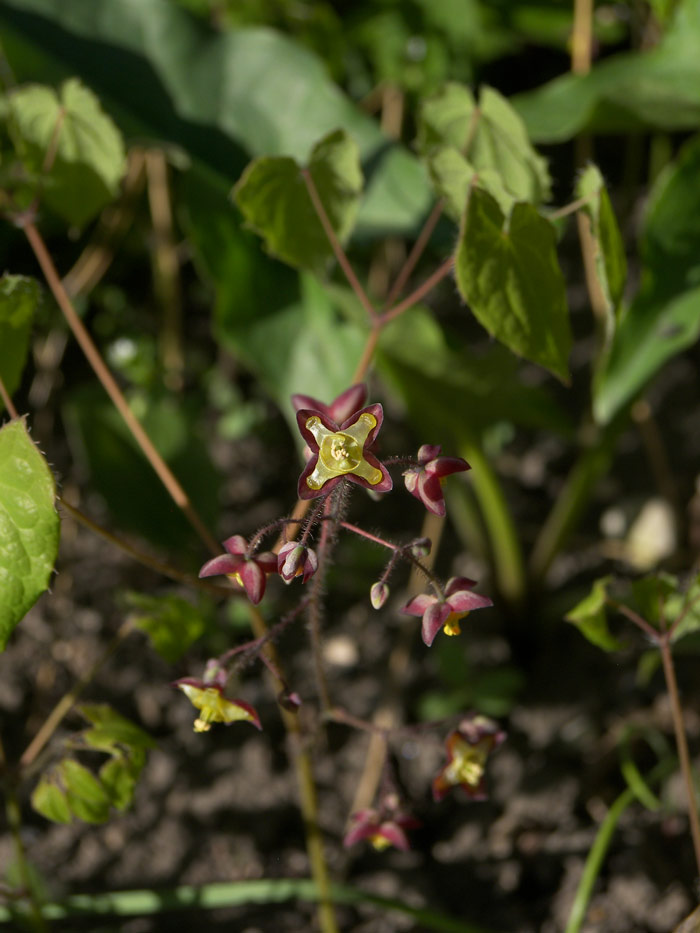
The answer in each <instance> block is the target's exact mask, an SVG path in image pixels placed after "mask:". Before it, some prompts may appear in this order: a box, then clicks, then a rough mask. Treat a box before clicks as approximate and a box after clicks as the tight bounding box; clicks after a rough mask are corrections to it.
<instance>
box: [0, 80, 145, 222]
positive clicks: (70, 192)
mask: <svg viewBox="0 0 700 933" xmlns="http://www.w3.org/2000/svg"><path fill="white" fill-rule="evenodd" d="M9 103H10V114H9V121H10V122H9V129H10V132H11V135H12V136H13V141H14V143H15V146H16V148H17V150H18V153H19V155H20V158H21V159H22V160H23V161H24V163H25V164H26V165H27V167H28V169H29V170H30V172H34V173H38V174H39V175H40V176H41V181H40V185H41V197H42V200H44V201H45V202H46V203H47V204H48V205H49V206H50V207H51V208H52V209H53V210H55V211H56V212H57V213H58V214H60V215H61V216H62V217H63V218H64V219H65V220H67V221H68V222H69V223H72V224H77V225H78V226H82V225H83V224H85V223H86V222H87V221H88V220H90V219H91V218H92V217H94V216H95V214H96V213H97V212H98V211H99V210H101V208H103V207H104V206H105V205H106V204H108V203H109V202H110V201H111V200H112V199H113V198H115V197H116V195H117V193H118V191H119V183H120V182H121V179H122V176H123V174H124V170H125V165H126V162H125V152H124V143H123V141H122V137H121V134H120V132H119V130H118V129H117V128H116V126H115V125H114V123H113V122H112V120H111V119H110V118H109V117H108V116H106V115H105V113H104V112H103V111H102V108H101V107H100V103H99V101H98V99H97V98H96V97H95V95H94V94H93V93H92V92H91V91H89V90H88V89H87V88H86V87H84V86H83V85H82V84H81V83H80V81H79V80H77V79H76V78H72V79H70V80H68V81H66V82H64V84H63V85H62V86H61V89H60V92H59V93H58V94H57V93H56V91H54V90H53V88H50V87H45V86H43V85H40V84H31V85H27V86H25V87H20V88H18V89H17V90H12V91H11V92H10V94H9ZM54 149H55V153H56V155H55V158H54V161H53V165H52V167H51V169H50V170H49V172H48V173H44V169H43V167H44V164H45V160H46V158H47V153H49V152H50V151H52V150H54Z"/></svg>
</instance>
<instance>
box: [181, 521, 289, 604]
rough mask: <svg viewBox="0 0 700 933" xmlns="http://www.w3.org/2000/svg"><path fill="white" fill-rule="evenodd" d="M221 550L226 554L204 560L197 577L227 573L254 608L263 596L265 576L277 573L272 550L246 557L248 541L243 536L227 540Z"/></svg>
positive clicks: (275, 556) (235, 536) (234, 536)
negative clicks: (246, 595)
mask: <svg viewBox="0 0 700 933" xmlns="http://www.w3.org/2000/svg"><path fill="white" fill-rule="evenodd" d="M224 548H225V549H226V551H227V553H226V554H220V555H219V556H218V557H214V558H213V559H212V560H209V561H207V563H206V564H205V565H204V566H203V567H202V569H201V570H200V571H199V576H200V577H216V576H219V575H220V574H226V576H227V577H231V579H233V580H234V581H235V582H236V583H238V584H239V585H240V586H242V587H243V589H244V590H245V591H246V593H247V594H248V599H249V600H250V601H251V603H255V604H256V605H257V603H259V602H260V600H261V599H262V598H263V595H264V594H265V579H266V576H265V575H266V574H268V573H276V572H277V555H276V554H273V553H272V552H271V551H264V552H263V553H262V554H254V555H249V554H248V542H247V541H246V539H245V538H244V537H243V536H242V535H233V536H232V537H230V538H227V539H226V541H224Z"/></svg>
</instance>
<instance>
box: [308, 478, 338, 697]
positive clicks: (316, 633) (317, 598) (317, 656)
mask: <svg viewBox="0 0 700 933" xmlns="http://www.w3.org/2000/svg"><path fill="white" fill-rule="evenodd" d="M339 494H340V493H337V492H336V491H334V492H332V493H331V494H330V495H328V496H326V500H325V504H324V509H323V515H324V518H325V519H327V520H326V521H324V522H323V524H322V526H321V538H320V541H319V544H318V569H317V571H316V574H315V575H314V578H313V584H312V591H311V602H310V604H309V632H310V634H311V651H312V654H313V660H314V670H315V672H316V683H317V686H318V693H319V697H320V699H321V709H322V710H323V711H324V712H325V711H326V710H329V709H330V708H331V705H332V704H331V697H330V692H329V690H328V682H327V680H326V672H325V669H324V665H323V650H322V647H321V596H322V591H323V583H324V577H325V573H326V567H327V566H328V557H329V553H328V552H329V548H330V546H331V538H332V534H333V532H334V528H333V526H332V522H331V520H329V519H332V517H334V516H332V515H331V510H332V509H333V507H334V504H335V503H336V502H337V495H339Z"/></svg>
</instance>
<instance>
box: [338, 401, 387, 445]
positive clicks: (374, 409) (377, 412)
mask: <svg viewBox="0 0 700 933" xmlns="http://www.w3.org/2000/svg"><path fill="white" fill-rule="evenodd" d="M365 412H367V413H369V414H370V415H374V417H375V418H376V420H377V423H376V424H375V426H374V427H373V428H372V430H371V431H370V432H369V434H368V435H367V440H366V441H365V450H367V449H368V448H370V447H371V446H372V444H374V441H375V440H376V437H377V434H378V433H379V429H380V428H381V426H382V422H383V421H384V409H383V408H382V406H381V405H380V404H379V402H376V403H375V404H374V405H367V407H366V408H360V409H359V411H356V412H354V413H353V414H352V415H351V416H350V417H349V418H346V419H345V421H344V422H343V423H342V424H341V426H340V427H339V428H334V430H335V431H344V430H345V428H349V427H350V426H351V425H353V424H355V422H356V421H357V420H358V418H359V417H360V415H364V414H365Z"/></svg>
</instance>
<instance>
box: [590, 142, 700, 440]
mask: <svg viewBox="0 0 700 933" xmlns="http://www.w3.org/2000/svg"><path fill="white" fill-rule="evenodd" d="M640 249H641V254H642V263H643V278H642V288H641V290H640V292H639V294H638V295H637V297H636V298H635V300H634V301H633V302H632V304H631V306H630V307H629V308H628V309H627V311H626V312H625V313H624V314H623V315H622V317H621V319H620V322H619V325H618V327H617V332H616V334H615V338H614V340H613V343H612V347H611V349H610V353H609V356H608V358H607V360H606V362H605V365H604V367H603V368H602V370H601V371H600V373H599V374H598V377H597V379H596V382H595V384H594V399H593V401H594V415H595V417H596V420H597V421H598V422H599V423H606V422H608V421H610V420H611V419H612V418H613V417H614V416H615V414H616V413H617V412H618V411H619V410H620V409H621V408H622V407H623V406H624V405H626V404H627V403H628V402H630V401H631V400H632V399H633V398H634V397H635V395H636V394H637V393H638V392H639V391H640V390H641V389H643V387H644V386H645V385H646V383H647V382H648V381H649V380H650V379H651V378H652V377H653V376H654V375H655V374H656V373H657V372H658V370H659V369H660V368H661V367H662V366H663V365H664V364H665V363H666V362H667V361H668V360H670V359H671V358H672V357H673V356H675V355H676V354H678V353H680V352H681V351H682V350H685V349H686V348H687V347H689V346H691V345H692V344H693V343H695V341H696V340H697V339H698V336H700V137H695V138H694V139H692V140H690V142H688V143H687V144H686V145H685V146H684V147H683V148H682V149H681V151H680V153H679V156H678V159H677V160H676V162H675V163H674V164H672V165H670V166H668V168H667V169H666V170H665V171H664V172H662V173H661V175H660V176H659V178H658V179H657V181H656V184H655V185H654V188H653V190H652V192H651V195H650V198H649V203H648V206H647V211H646V216H645V221H644V227H643V230H642V240H641V247H640Z"/></svg>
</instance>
